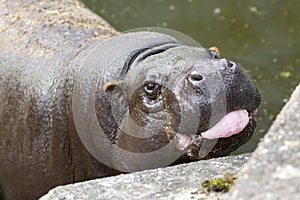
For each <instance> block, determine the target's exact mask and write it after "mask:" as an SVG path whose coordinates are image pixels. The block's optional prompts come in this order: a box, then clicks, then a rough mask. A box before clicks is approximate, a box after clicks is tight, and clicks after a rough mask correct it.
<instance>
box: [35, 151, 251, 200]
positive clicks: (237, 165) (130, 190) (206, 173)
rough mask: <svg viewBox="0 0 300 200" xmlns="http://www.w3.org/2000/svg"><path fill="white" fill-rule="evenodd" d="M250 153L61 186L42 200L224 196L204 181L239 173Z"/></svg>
mask: <svg viewBox="0 0 300 200" xmlns="http://www.w3.org/2000/svg"><path fill="white" fill-rule="evenodd" d="M249 156H250V154H243V155H238V156H228V157H223V158H216V159H210V160H203V161H198V162H193V163H188V164H181V165H176V166H171V167H166V168H159V169H154V170H147V171H141V172H135V173H131V174H123V175H118V176H113V177H108V178H102V179H95V180H91V181H86V182H81V183H75V184H71V185H66V186H60V187H56V188H54V189H52V190H50V191H49V193H48V194H46V195H45V196H43V197H42V198H41V200H48V199H49V200H50V199H51V200H55V199H67V200H71V199H154V198H155V199H191V198H195V199H197V198H198V199H199V198H204V199H223V198H222V197H223V194H224V193H210V194H208V195H207V194H201V193H200V188H201V181H202V180H204V179H211V178H214V177H217V176H223V175H224V174H225V173H226V172H228V171H230V172H237V173H238V172H239V171H240V169H241V168H242V167H243V166H244V164H245V163H246V162H247V160H248V158H249Z"/></svg>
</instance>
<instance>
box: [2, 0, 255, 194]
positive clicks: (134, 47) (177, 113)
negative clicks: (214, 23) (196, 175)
mask: <svg viewBox="0 0 300 200" xmlns="http://www.w3.org/2000/svg"><path fill="white" fill-rule="evenodd" d="M24 2H25V1H24ZM24 2H12V1H4V2H3V3H2V4H0V18H1V23H0V29H1V31H0V38H1V44H0V45H1V51H0V75H1V76H0V160H1V162H0V193H2V195H3V196H4V198H5V199H37V198H38V197H40V196H41V195H43V194H45V193H46V192H47V191H48V190H49V189H51V188H53V187H55V186H57V185H63V184H67V183H73V182H78V181H83V180H88V179H93V178H98V177H104V176H111V175H115V174H118V173H120V171H118V170H115V169H113V168H110V167H108V166H106V165H104V164H103V163H102V162H100V161H99V159H96V158H95V157H94V155H92V153H91V151H90V149H88V147H87V146H85V144H84V141H83V140H82V138H80V137H81V136H82V135H80V134H82V133H79V129H78V127H77V126H75V123H76V121H75V119H74V118H75V116H76V115H74V112H75V110H74V108H73V107H72V102H74V98H73V97H74V90H75V89H76V88H75V86H74V85H76V81H75V80H76V79H77V77H79V76H80V75H82V76H83V77H82V78H83V80H87V81H88V82H87V83H89V84H94V85H98V89H99V90H97V92H95V91H93V94H92V95H93V97H94V96H96V102H95V104H94V105H92V107H93V108H95V110H96V113H97V117H98V118H97V119H98V121H97V123H98V124H100V125H101V127H102V129H103V132H104V133H105V135H106V136H107V137H108V138H109V141H108V142H107V143H105V144H103V143H101V141H104V139H103V137H102V138H101V137H100V138H98V139H99V140H93V138H91V141H90V142H92V143H93V144H96V145H97V144H98V145H100V147H101V145H103V146H105V147H108V150H107V151H105V155H102V156H103V157H105V156H107V155H110V150H111V151H113V149H112V146H110V144H109V143H110V142H112V143H113V144H114V146H117V147H119V148H120V149H123V150H127V151H128V152H140V153H143V152H151V151H155V150H159V149H161V148H162V147H163V146H165V145H168V144H171V146H172V147H174V151H168V154H167V155H161V154H160V155H159V156H157V157H163V158H168V157H172V156H173V155H174V154H176V153H178V152H179V154H178V155H179V156H181V158H179V156H178V157H177V156H173V157H174V158H176V159H179V160H178V161H177V162H188V161H191V160H195V159H196V160H197V159H206V158H210V157H218V156H223V155H226V154H228V153H229V152H231V151H233V150H234V149H236V148H237V147H238V146H240V145H242V144H243V143H245V142H246V141H247V140H248V139H249V138H250V137H251V134H252V132H253V129H254V128H255V122H254V118H251V121H250V123H249V125H248V126H247V127H246V128H245V129H244V130H243V131H242V132H241V133H239V134H237V135H235V136H232V137H230V138H225V139H218V140H206V139H203V138H202V137H201V134H200V133H201V132H202V131H204V130H207V129H208V128H210V127H212V126H213V125H214V124H215V123H217V122H218V121H219V120H220V119H221V118H222V116H224V115H225V114H226V113H228V112H229V111H231V110H236V109H241V108H243V109H246V110H248V111H249V114H250V115H252V114H251V112H253V111H254V110H255V109H256V108H257V107H258V105H259V101H260V94H259V91H258V89H257V87H256V86H255V84H254V83H253V82H252V80H251V79H250V78H249V76H248V75H247V74H246V73H245V72H244V71H243V70H242V69H241V67H240V66H239V65H238V64H235V63H233V62H231V61H228V60H226V59H215V58H212V57H214V55H210V54H208V53H207V52H206V50H205V49H203V48H195V47H185V46H184V45H183V44H182V43H181V42H179V41H177V40H176V39H174V38H172V37H170V36H167V35H163V34H157V33H136V34H124V35H121V36H120V37H118V36H116V35H118V33H117V32H116V31H115V30H114V29H113V28H112V27H111V26H109V25H108V24H107V23H106V22H105V21H104V20H102V19H101V18H100V17H98V16H96V15H94V14H93V13H92V12H90V11H89V10H88V9H85V8H83V6H82V5H81V4H80V3H79V2H77V1H60V2H56V1H42V2H43V3H44V4H43V3H41V1H39V2H36V1H34V0H33V1H29V2H28V3H24ZM41 7H42V8H41ZM48 11H51V12H48ZM52 11H54V12H52ZM56 11H57V12H56ZM57 13H59V14H57ZM33 16H34V17H33ZM107 38H111V39H107ZM114 41H117V42H114ZM105 42H106V43H105ZM93 50H98V51H96V54H95V55H94V57H89V55H90V52H91V51H93ZM115 60H117V61H118V62H116V63H115V62H114V61H115ZM99 63H102V64H103V63H105V64H104V65H99ZM109 63H111V64H110V65H106V64H109ZM85 64H86V65H85ZM81 69H90V70H91V72H92V73H91V74H82V73H81ZM93 74H96V75H99V79H98V80H97V81H98V82H97V81H90V79H89V76H91V75H93ZM108 83H111V84H108ZM104 86H106V87H104ZM81 97H82V98H83V99H85V97H86V96H84V95H83V96H81ZM84 106H85V104H84V102H82V107H84ZM79 108H80V107H79ZM80 111H81V110H80ZM126 113H129V114H130V115H129V116H130V117H129V118H128V117H127V118H126V117H124V116H125V114H126ZM77 114H78V113H77ZM79 114H80V115H81V116H84V118H83V120H84V121H82V123H81V125H83V124H89V123H90V121H89V119H90V118H89V117H90V115H91V113H89V112H86V111H84V110H82V112H79ZM85 116H86V117H85ZM128 119H132V121H131V124H130V123H129V121H128ZM125 125H127V127H126V128H127V129H126V131H124V130H125V129H124V127H125ZM135 130H139V131H135ZM83 134H85V136H86V137H87V138H88V137H89V133H88V132H86V133H85V132H83ZM182 135H187V136H188V137H190V138H193V140H191V141H192V142H191V143H190V144H189V145H187V146H186V148H181V146H180V143H181V137H182ZM176 159H174V162H175V161H176ZM112 161H114V162H115V164H116V165H118V164H121V163H120V160H119V162H116V160H112ZM117 161H118V160H117ZM168 164H171V163H168Z"/></svg>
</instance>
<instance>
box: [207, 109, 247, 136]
mask: <svg viewBox="0 0 300 200" xmlns="http://www.w3.org/2000/svg"><path fill="white" fill-rule="evenodd" d="M248 123H249V116H248V112H247V111H246V110H235V111H232V112H230V113H228V114H226V115H225V116H224V117H223V118H222V119H221V120H220V121H219V122H218V123H217V124H215V125H214V126H213V127H211V128H210V129H208V130H207V131H204V132H202V133H201V135H202V137H204V138H206V139H217V138H226V137H230V136H232V135H235V134H238V133H239V132H241V131H242V130H243V129H244V128H245V127H246V126H247V124H248Z"/></svg>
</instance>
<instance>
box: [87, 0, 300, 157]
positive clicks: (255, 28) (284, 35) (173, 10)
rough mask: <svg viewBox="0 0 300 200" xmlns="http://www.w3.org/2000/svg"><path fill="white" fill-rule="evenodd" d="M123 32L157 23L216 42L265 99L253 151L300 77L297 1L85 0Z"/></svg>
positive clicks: (206, 42) (244, 148)
mask: <svg viewBox="0 0 300 200" xmlns="http://www.w3.org/2000/svg"><path fill="white" fill-rule="evenodd" d="M84 2H85V4H86V5H87V6H88V7H89V8H91V9H92V10H93V11H95V12H96V13H98V14H99V15H101V16H102V17H103V18H104V19H105V20H107V21H108V22H109V23H110V24H111V25H112V26H113V27H115V28H116V29H117V30H119V31H125V30H128V29H133V28H137V27H145V26H158V27H165V28H170V29H174V30H177V31H180V32H182V33H184V34H186V35H189V36H190V37H192V38H194V39H195V40H197V41H198V42H199V43H200V44H201V45H202V46H204V47H210V46H213V45H217V46H218V47H219V48H220V49H221V56H222V57H227V58H230V59H232V60H234V61H237V62H239V63H241V64H242V66H244V67H245V68H246V69H247V70H248V71H249V73H250V74H251V76H252V77H253V78H254V79H255V80H256V81H257V84H258V85H259V87H260V89H261V91H262V94H263V100H262V105H261V107H260V110H259V117H258V127H257V129H256V132H255V134H254V136H253V137H252V139H251V141H250V142H248V143H247V144H246V145H244V146H242V147H241V148H240V149H238V151H236V152H235V153H242V152H250V151H253V150H254V149H255V148H256V145H257V143H258V142H259V140H260V139H261V138H262V137H263V135H264V134H265V133H266V132H267V130H268V128H269V127H270V125H271V123H272V121H273V120H274V118H275V117H276V115H277V114H278V112H279V111H280V110H281V108H282V106H283V105H284V103H285V102H286V101H287V100H288V98H289V96H290V94H291V92H292V91H293V89H294V88H295V86H296V85H297V84H298V83H299V80H300V56H299V52H300V51H299V50H300V26H299V24H300V15H299V14H298V11H299V7H298V6H297V5H298V3H299V2H298V1H297V0H290V1H279V0H269V1H258V0H256V1H255V0H254V1H238V0H231V1H218V0H211V1H200V0H197V1H196V0H173V1H169V0H148V1H140V0H101V1H99V0H97V1H96V0H84Z"/></svg>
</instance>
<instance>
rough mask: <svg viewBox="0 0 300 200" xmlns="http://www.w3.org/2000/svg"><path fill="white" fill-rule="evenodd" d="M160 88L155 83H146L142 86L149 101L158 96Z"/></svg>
mask: <svg viewBox="0 0 300 200" xmlns="http://www.w3.org/2000/svg"><path fill="white" fill-rule="evenodd" d="M159 90H160V86H159V85H158V84H157V83H147V84H145V85H144V91H145V93H146V95H147V97H148V98H149V99H155V98H156V97H157V95H158V94H159Z"/></svg>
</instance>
